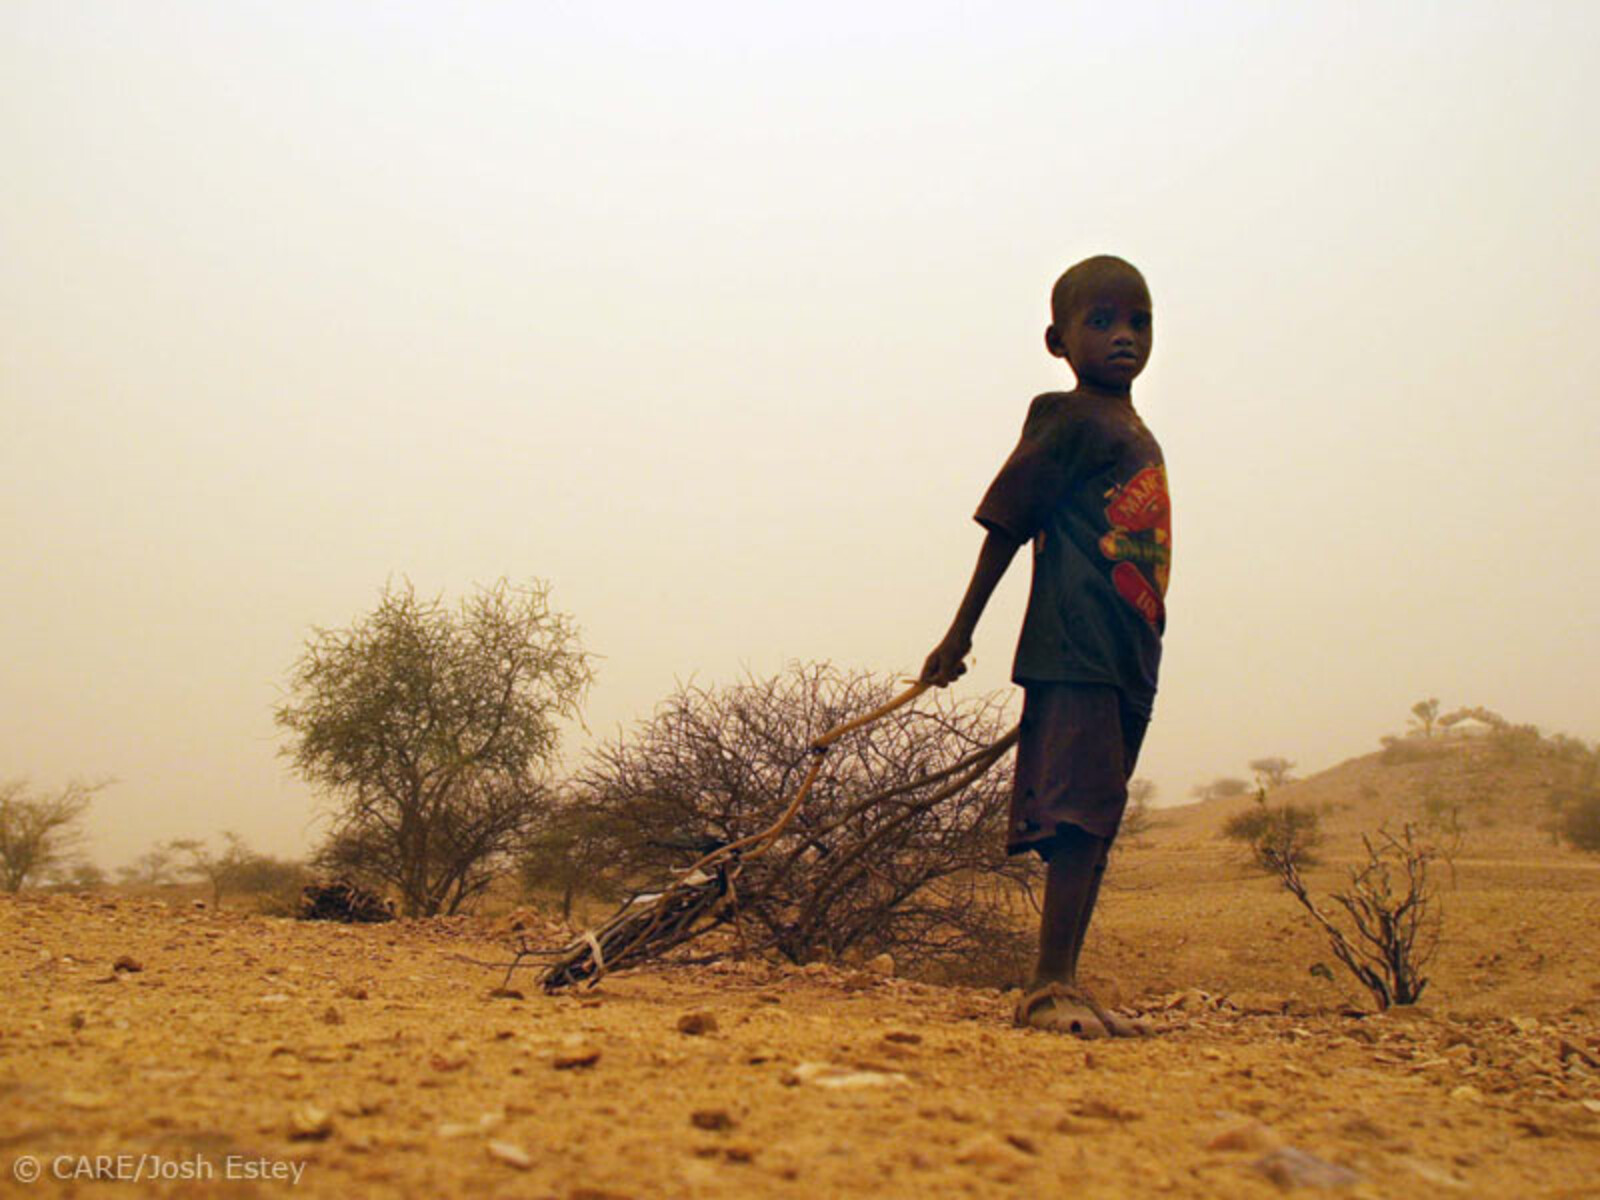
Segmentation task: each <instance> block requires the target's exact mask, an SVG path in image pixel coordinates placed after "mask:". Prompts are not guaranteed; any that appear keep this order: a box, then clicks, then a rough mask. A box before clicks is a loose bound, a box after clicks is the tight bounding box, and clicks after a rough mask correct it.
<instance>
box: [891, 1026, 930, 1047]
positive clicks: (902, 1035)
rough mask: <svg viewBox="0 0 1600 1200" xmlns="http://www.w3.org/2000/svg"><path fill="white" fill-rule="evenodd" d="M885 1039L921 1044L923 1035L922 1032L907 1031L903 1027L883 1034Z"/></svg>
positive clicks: (903, 1043)
mask: <svg viewBox="0 0 1600 1200" xmlns="http://www.w3.org/2000/svg"><path fill="white" fill-rule="evenodd" d="M883 1040H884V1041H886V1042H899V1043H900V1044H901V1045H905V1046H916V1045H919V1044H921V1042H922V1035H921V1034H920V1033H907V1032H906V1031H905V1030H903V1029H891V1030H889V1032H888V1033H886V1034H884V1035H883Z"/></svg>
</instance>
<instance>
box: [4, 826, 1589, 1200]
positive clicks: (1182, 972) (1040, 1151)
mask: <svg viewBox="0 0 1600 1200" xmlns="http://www.w3.org/2000/svg"><path fill="white" fill-rule="evenodd" d="M1369 798H1370V797H1369ZM1218 819H1219V817H1218V815H1217V814H1216V813H1211V814H1210V815H1205V814H1202V813H1199V811H1198V809H1196V810H1185V811H1183V812H1181V813H1178V814H1176V815H1174V816H1172V817H1171V818H1170V819H1169V820H1168V821H1167V823H1166V824H1165V826H1164V827H1163V828H1162V829H1158V830H1157V831H1156V833H1154V834H1152V835H1151V836H1150V838H1149V839H1148V840H1147V842H1146V844H1144V845H1142V846H1133V847H1130V848H1128V849H1121V850H1119V851H1118V856H1117V859H1116V860H1115V861H1114V863H1113V875H1112V877H1111V879H1110V880H1109V881H1108V884H1107V890H1106V895H1105V899H1104V901H1103V904H1102V914H1101V917H1100V919H1099V922H1098V924H1097V926H1096V929H1095V931H1094V932H1093V933H1092V935H1091V945H1090V947H1089V949H1088V951H1087V956H1086V957H1087V958H1090V959H1092V960H1093V962H1094V964H1095V966H1094V972H1093V974H1094V977H1095V979H1096V980H1098V981H1099V984H1100V986H1101V988H1102V989H1103V990H1105V991H1107V992H1108V993H1113V994H1116V995H1118V996H1119V997H1120V998H1121V999H1122V1000H1123V1001H1125V1002H1128V1003H1130V1004H1131V1005H1133V1006H1135V1007H1137V1008H1139V1009H1141V1010H1143V1011H1145V1012H1146V1013H1148V1014H1149V1020H1150V1022H1151V1024H1152V1025H1153V1026H1154V1027H1155V1032H1154V1033H1153V1035H1152V1036H1150V1037H1148V1038H1146V1039H1142V1040H1128V1041H1099V1042H1093V1043H1084V1042H1079V1041H1074V1040H1070V1039H1067V1038H1063V1037H1060V1036H1054V1035H1050V1034H1045V1033H1039V1032H1035V1031H1029V1030H1016V1029H1013V1028H1012V1027H1011V1026H1010V1024H1009V1011H1010V1004H1011V1001H1012V997H1011V996H1009V995H1007V994H1006V993H1004V992H1002V991H1000V990H998V989H987V990H986V989H975V988H947V987H936V986H932V985H929V984H924V983H918V982H913V981H911V980H908V979H904V978H900V977H897V976H895V975H888V974H883V973H881V972H874V971H870V970H867V969H864V968H858V969H848V968H835V967H832V966H824V965H820V964H814V965H812V966H810V967H807V968H795V967H785V966H779V965H777V964H771V963H766V962H738V961H735V960H733V959H731V958H730V959H728V960H725V961H722V962H718V963H714V964H712V965H710V966H700V967H694V968H689V967H672V968H660V969H652V970H648V971H639V972H633V973H627V974H623V975H618V976H612V977H610V978H608V979H606V980H605V981H604V983H603V984H602V986H601V987H600V988H599V989H598V990H597V991H595V992H593V993H590V994H587V995H584V996H571V995H566V996H559V997H554V998H552V997H546V996H544V995H542V994H541V993H540V992H539V991H538V989H537V987H536V986H534V983H533V980H532V977H531V975H521V976H518V977H517V978H516V980H514V982H513V987H514V988H515V989H517V990H520V991H522V992H523V993H525V997H523V998H518V997H515V996H503V995H501V996H496V995H494V994H493V992H494V990H495V989H496V987H497V986H498V985H499V984H500V982H501V978H502V974H503V973H502V972H499V971H496V970H493V969H490V968H488V967H485V966H481V965H477V964H476V963H474V962H471V961H465V960H478V962H492V961H504V960H505V959H506V958H507V957H508V946H509V945H510V944H511V940H512V937H511V923H512V922H511V920H510V919H508V918H506V917H500V918H497V919H488V918H481V919H480V918H474V919H466V918H461V919H450V920H435V921H415V922H413V921H406V922H397V923H395V924H392V925H379V926H362V927H347V926H338V925H326V924H309V923H299V922H294V921H289V920H282V919H273V918H268V917H262V916H257V915H252V914H247V913H245V912H242V911H235V910H233V909H229V908H224V909H220V910H218V909H215V908H212V907H197V906H195V905H194V904H193V903H192V902H191V901H190V900H187V899H177V898H175V899H172V900H169V901H167V902H162V901H160V900H155V899H132V898H117V897H99V896H35V895H29V894H26V893H25V894H23V895H22V896H21V897H13V898H6V899H4V900H0V981H3V984H0V1099H3V1106H0V1191H4V1192H5V1194H10V1195H18V1196H22V1195H27V1196H64V1195H89V1196H93V1195H105V1196H114V1195H128V1194H136V1195H141V1196H143V1195H151V1196H201V1195H212V1194H217V1193H218V1192H219V1189H220V1190H221V1191H222V1192H223V1193H225V1194H229V1195H239V1196H251V1195H269V1194H270V1195H278V1194H291V1193H292V1194H295V1195H300V1196H340V1197H348V1196H369V1195H370V1196H451V1197H454V1196H472V1197H500V1196H504V1197H512V1196H526V1197H538V1198H543V1197H551V1198H555V1200H603V1198H621V1197H630V1198H634V1200H647V1198H654V1197H774V1198H776V1197H805V1198H807V1200H816V1198H818V1197H835V1196H866V1195H873V1196H907V1197H910V1196H916V1197H939V1196H1010V1195H1031V1194H1036V1193H1037V1194H1071V1195H1081V1196H1106V1197H1112V1196H1117V1197H1122V1196H1146V1195H1162V1196H1166V1195H1170V1196H1218V1197H1251V1196H1276V1195H1280V1194H1282V1193H1283V1192H1284V1190H1286V1189H1289V1190H1293V1189H1296V1188H1299V1189H1304V1190H1305V1191H1306V1194H1316V1191H1317V1190H1320V1189H1327V1190H1328V1191H1329V1194H1334V1195H1347V1196H1359V1197H1373V1198H1376V1197H1384V1198H1388V1197H1408V1196H1449V1197H1474V1196H1482V1197H1497V1198H1498V1197H1578V1196H1600V1020H1597V1014H1600V970H1597V968H1596V965H1595V964H1596V963H1600V862H1597V861H1596V860H1595V859H1594V858H1593V857H1589V858H1585V857H1583V856H1580V855H1576V854H1573V853H1570V852H1561V851H1556V850H1552V849H1549V848H1548V847H1546V848H1544V849H1543V850H1537V849H1530V846H1535V847H1536V843H1534V842H1530V843H1529V845H1527V846H1525V845H1523V844H1522V842H1521V841H1517V840H1513V842H1511V843H1509V844H1505V845H1503V846H1502V847H1501V848H1500V849H1496V845H1498V844H1499V843H1492V842H1490V841H1488V840H1485V839H1478V841H1477V842H1475V843H1470V844H1469V846H1468V848H1467V849H1468V851H1470V853H1469V854H1464V855H1463V857H1462V858H1461V859H1460V861H1458V864H1457V877H1456V880H1455V884H1454V886H1453V887H1452V886H1450V885H1449V883H1448V882H1447V883H1446V884H1445V887H1444V890H1443V892H1442V902H1443V904H1444V906H1445V940H1444V943H1443V946H1442V948H1441V952H1440V955H1439V958H1438V960H1437V963H1436V969H1435V972H1434V982H1433V984H1432V986H1431V988H1430V990H1429V992H1428V994H1427V995H1426V996H1425V998H1424V1003H1423V1004H1422V1005H1420V1006H1418V1007H1417V1008H1416V1009H1414V1010H1406V1011H1403V1012H1401V1011H1397V1012H1395V1013H1392V1014H1390V1015H1382V1016H1378V1015H1366V1016H1360V1017H1358V1016H1352V1015H1348V1014H1347V1013H1346V1012H1345V1011H1343V1010H1346V1009H1347V1008H1348V1007H1349V1006H1350V1003H1351V1002H1352V1001H1355V1000H1357V999H1359V996H1358V994H1357V991H1356V989H1355V987H1354V985H1353V984H1352V983H1348V982H1346V981H1345V980H1344V979H1341V978H1339V977H1338V976H1337V975H1335V977H1334V979H1333V980H1332V981H1330V980H1329V979H1327V978H1325V977H1322V976H1320V975H1313V974H1311V973H1310V971H1309V968H1310V967H1311V965H1313V964H1314V963H1316V962H1319V961H1324V960H1327V961H1331V960H1329V958H1328V955H1327V953H1326V949H1325V947H1324V946H1323V945H1322V944H1321V943H1320V942H1319V940H1318V938H1317V935H1316V934H1315V933H1314V932H1312V931H1311V930H1310V929H1309V928H1308V927H1307V925H1306V923H1305V921H1304V919H1303V918H1302V917H1301V916H1300V914H1299V911H1298V910H1297V909H1296V907H1295V906H1294V903H1293V901H1292V900H1291V899H1290V898H1289V897H1287V896H1286V895H1285V894H1284V893H1283V892H1282V891H1281V889H1279V888H1278V887H1277V886H1276V885H1275V884H1274V883H1273V881H1271V880H1269V879H1266V878H1264V877H1262V876H1259V875H1256V874H1252V873H1251V872H1250V871H1249V870H1248V869H1246V868H1245V867H1244V866H1243V865H1242V864H1241V863H1240V861H1239V860H1238V857H1237V855H1236V854H1235V853H1233V852H1231V851H1229V850H1227V849H1226V848H1225V847H1224V846H1222V845H1221V844H1220V843H1218V842H1217V841H1216V839H1215V838H1214V836H1211V834H1210V832H1209V831H1210V830H1211V828H1212V826H1214V825H1215V823H1216V821H1217V820H1218ZM1530 854H1533V855H1535V857H1532V858H1529V857H1527V856H1528V855H1530ZM1338 877H1339V870H1338V864H1337V862H1336V861H1335V862H1330V863H1329V864H1328V865H1327V866H1326V867H1325V868H1324V869H1323V870H1322V871H1320V872H1318V873H1317V874H1315V875H1313V876H1312V883H1313V886H1314V887H1317V888H1319V889H1325V888H1326V887H1328V886H1332V885H1333V884H1335V883H1336V882H1337V879H1338ZM535 932H536V933H539V934H543V935H544V936H548V937H554V936H556V934H555V932H554V931H553V930H551V929H548V928H541V927H537V926H536V928H535ZM119 962H120V964H121V965H120V967H119V966H118V965H117V964H118V963H119ZM879 965H880V967H881V966H882V964H879ZM1337 970H1338V968H1337V967H1335V971H1337ZM118 1156H121V1157H118ZM25 1160H26V1161H27V1162H32V1163H34V1164H37V1166H38V1169H39V1171H40V1174H41V1178H39V1179H38V1180H37V1181H35V1182H31V1183H29V1182H26V1181H25V1180H24V1181H22V1182H18V1181H17V1180H18V1179H19V1178H20V1177H21V1176H24V1175H26V1174H27V1172H28V1168H27V1167H26V1166H21V1164H23V1163H24V1161H25ZM19 1168H20V1170H19ZM274 1171H276V1172H278V1173H280V1175H283V1176H287V1177H286V1178H281V1179H278V1180H273V1179H271V1178H270V1177H269V1178H265V1179H262V1178H232V1179H230V1178H228V1176H229V1175H230V1174H231V1175H235V1176H239V1175H244V1174H247V1173H250V1172H255V1173H257V1174H258V1175H259V1174H260V1173H263V1172H265V1173H270V1172H274ZM135 1172H142V1173H143V1176H144V1177H143V1178H142V1179H141V1181H140V1182H138V1183H132V1182H129V1180H130V1179H131V1178H132V1176H133V1174H134V1173H135ZM296 1172H298V1178H297V1181H296V1179H295V1178H294V1174H295V1173H296ZM97 1173H98V1174H100V1175H102V1176H114V1177H116V1178H106V1179H101V1180H99V1181H97V1180H96V1179H95V1178H94V1176H95V1175H96V1174H97ZM152 1174H155V1175H157V1176H172V1177H171V1178H155V1179H152V1178H151V1175H152ZM185 1175H191V1176H198V1177H197V1178H184V1177H182V1176H185Z"/></svg>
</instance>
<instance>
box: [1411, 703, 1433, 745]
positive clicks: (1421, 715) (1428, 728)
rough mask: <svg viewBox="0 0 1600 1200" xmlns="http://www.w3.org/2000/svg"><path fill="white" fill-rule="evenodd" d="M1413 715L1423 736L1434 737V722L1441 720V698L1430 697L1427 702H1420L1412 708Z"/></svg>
mask: <svg viewBox="0 0 1600 1200" xmlns="http://www.w3.org/2000/svg"><path fill="white" fill-rule="evenodd" d="M1411 715H1412V716H1413V717H1415V718H1416V725H1417V728H1418V729H1420V730H1422V736H1423V737H1432V736H1433V726H1434V722H1435V721H1437V720H1438V718H1439V697H1437V696H1430V697H1428V699H1426V700H1418V701H1417V702H1416V703H1415V704H1413V705H1412V706H1411Z"/></svg>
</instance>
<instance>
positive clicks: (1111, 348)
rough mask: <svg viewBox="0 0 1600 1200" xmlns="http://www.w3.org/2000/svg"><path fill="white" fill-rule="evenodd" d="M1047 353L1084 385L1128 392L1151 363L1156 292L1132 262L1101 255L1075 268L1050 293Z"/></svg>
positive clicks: (1046, 332)
mask: <svg viewBox="0 0 1600 1200" xmlns="http://www.w3.org/2000/svg"><path fill="white" fill-rule="evenodd" d="M1044 343H1045V348H1046V349H1048V350H1049V351H1050V353H1051V354H1053V355H1055V356H1056V357H1057V358H1064V359H1066V360H1067V363H1068V364H1069V365H1070V366H1071V367H1072V369H1073V372H1074V373H1075V374H1076V375H1077V376H1078V381H1079V382H1080V383H1087V384H1090V385H1092V386H1095V387H1100V388H1104V389H1106V390H1109V391H1113V392H1126V391H1127V390H1128V388H1129V386H1130V385H1131V384H1132V383H1133V381H1134V378H1135V377H1136V376H1137V375H1138V374H1139V372H1140V371H1142V370H1144V366H1145V363H1147V362H1148V361H1149V360H1150V343H1151V316H1150V290H1149V288H1147V287H1146V286H1145V282H1144V276H1143V275H1141V274H1139V272H1138V270H1137V269H1136V268H1135V267H1134V266H1133V264H1132V263H1129V262H1126V261H1125V260H1123V259H1120V258H1117V257H1115V256H1114V255H1110V254H1098V255H1096V256H1095V257H1093V258H1086V259H1084V260H1083V261H1082V262H1081V263H1078V264H1077V265H1076V266H1073V267H1070V268H1068V269H1067V271H1066V272H1065V273H1064V274H1063V275H1062V276H1061V278H1060V279H1058V280H1056V285H1055V287H1054V288H1052V289H1051V290H1050V327H1049V328H1048V329H1046V330H1045V332H1044Z"/></svg>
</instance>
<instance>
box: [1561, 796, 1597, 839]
mask: <svg viewBox="0 0 1600 1200" xmlns="http://www.w3.org/2000/svg"><path fill="white" fill-rule="evenodd" d="M1560 830H1561V836H1562V837H1564V838H1566V839H1567V841H1568V842H1570V843H1571V844H1572V845H1574V846H1576V847H1577V848H1578V849H1579V850H1591V851H1596V852H1600V791H1592V792H1589V793H1587V794H1585V795H1581V796H1576V797H1574V798H1573V799H1572V800H1570V801H1568V802H1567V803H1566V804H1565V805H1564V806H1563V811H1562V813H1561V825H1560Z"/></svg>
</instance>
